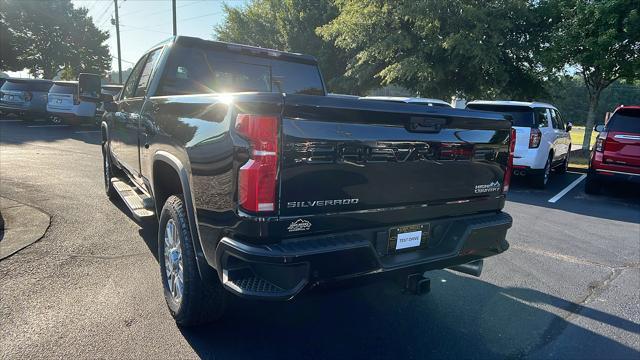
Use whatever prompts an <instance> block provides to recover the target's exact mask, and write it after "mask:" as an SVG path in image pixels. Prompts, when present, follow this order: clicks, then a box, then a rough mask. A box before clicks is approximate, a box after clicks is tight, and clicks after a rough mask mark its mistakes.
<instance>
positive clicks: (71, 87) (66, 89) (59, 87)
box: [49, 84, 78, 94]
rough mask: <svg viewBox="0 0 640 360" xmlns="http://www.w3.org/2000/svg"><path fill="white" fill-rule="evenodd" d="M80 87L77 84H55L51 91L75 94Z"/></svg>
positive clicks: (53, 92)
mask: <svg viewBox="0 0 640 360" xmlns="http://www.w3.org/2000/svg"><path fill="white" fill-rule="evenodd" d="M77 89H78V85H76V84H53V86H52V87H51V89H49V93H51V94H74V93H75V92H76V90H77Z"/></svg>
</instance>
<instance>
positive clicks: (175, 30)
mask: <svg viewBox="0 0 640 360" xmlns="http://www.w3.org/2000/svg"><path fill="white" fill-rule="evenodd" d="M171 6H172V7H173V36H176V35H178V25H177V24H176V0H171Z"/></svg>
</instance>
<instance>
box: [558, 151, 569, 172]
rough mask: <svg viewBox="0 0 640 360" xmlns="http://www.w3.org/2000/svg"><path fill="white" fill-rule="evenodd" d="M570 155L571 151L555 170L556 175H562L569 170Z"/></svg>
mask: <svg viewBox="0 0 640 360" xmlns="http://www.w3.org/2000/svg"><path fill="white" fill-rule="evenodd" d="M570 155H571V151H569V152H567V156H566V157H565V158H564V161H563V162H562V164H561V165H560V166H558V167H557V168H556V174H564V173H566V172H567V170H569V156H570Z"/></svg>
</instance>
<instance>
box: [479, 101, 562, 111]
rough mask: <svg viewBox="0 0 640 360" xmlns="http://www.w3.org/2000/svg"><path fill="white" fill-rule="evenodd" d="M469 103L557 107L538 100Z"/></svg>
mask: <svg viewBox="0 0 640 360" xmlns="http://www.w3.org/2000/svg"><path fill="white" fill-rule="evenodd" d="M468 105H498V106H524V107H530V108H539V107H545V108H552V109H556V110H557V108H556V107H555V106H553V105H551V104H548V103H544V102H538V101H512V100H474V101H470V102H468V103H467V106H468Z"/></svg>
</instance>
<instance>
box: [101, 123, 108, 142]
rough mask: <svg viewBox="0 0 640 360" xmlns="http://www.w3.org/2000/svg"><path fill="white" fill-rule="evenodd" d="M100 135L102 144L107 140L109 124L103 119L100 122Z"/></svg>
mask: <svg viewBox="0 0 640 360" xmlns="http://www.w3.org/2000/svg"><path fill="white" fill-rule="evenodd" d="M100 135H101V136H102V143H103V144H104V143H106V142H107V141H109V125H107V122H106V121H104V120H103V121H102V122H101V123H100Z"/></svg>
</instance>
